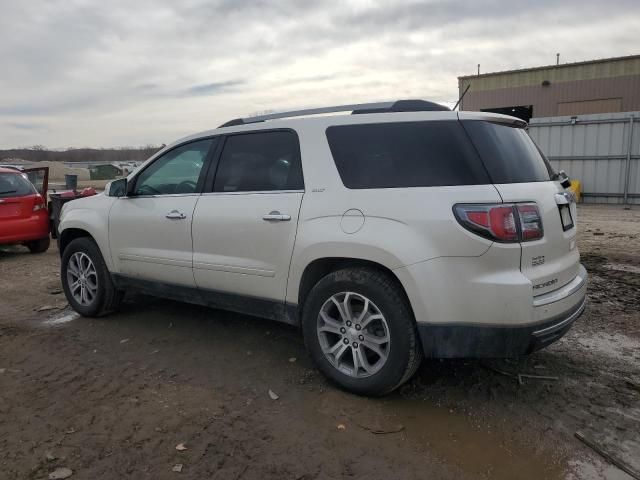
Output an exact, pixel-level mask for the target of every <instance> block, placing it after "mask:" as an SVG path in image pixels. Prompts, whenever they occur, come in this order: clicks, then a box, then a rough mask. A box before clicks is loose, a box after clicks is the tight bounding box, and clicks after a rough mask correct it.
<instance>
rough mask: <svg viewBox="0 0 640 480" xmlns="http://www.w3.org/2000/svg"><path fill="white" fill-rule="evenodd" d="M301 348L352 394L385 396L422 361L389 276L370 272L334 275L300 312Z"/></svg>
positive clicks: (315, 289) (403, 303) (407, 316)
mask: <svg viewBox="0 0 640 480" xmlns="http://www.w3.org/2000/svg"><path fill="white" fill-rule="evenodd" d="M302 321H303V331H304V339H305V344H306V346H307V348H308V350H309V352H310V353H311V356H312V358H313V360H314V361H315V363H316V364H317V365H318V368H319V369H320V370H321V371H322V372H323V373H324V374H325V375H326V376H327V377H329V379H331V380H332V381H334V382H335V383H337V384H338V385H339V386H341V387H343V388H345V389H346V390H349V391H351V392H353V393H357V394H361V395H384V394H387V393H389V392H391V391H392V390H394V389H396V388H397V387H399V386H400V385H402V384H403V383H404V382H406V381H407V380H408V379H409V378H411V376H412V375H413V374H414V373H415V371H416V370H417V368H418V366H419V365H420V362H421V360H422V349H421V347H420V344H419V342H418V336H417V332H416V328H415V322H414V319H413V314H412V312H411V308H410V307H409V305H408V301H407V299H406V297H405V296H404V294H403V292H402V290H401V288H400V286H399V285H398V284H397V282H396V281H394V279H392V278H391V277H390V276H389V275H387V274H385V273H383V272H381V271H378V270H375V269H368V268H350V269H344V270H339V271H336V272H332V273H330V274H329V275H327V276H326V277H324V278H323V279H321V280H320V281H319V282H318V283H317V284H316V285H315V286H314V287H313V289H312V290H311V292H310V293H309V295H308V297H307V299H306V301H305V304H304V308H303V318H302Z"/></svg>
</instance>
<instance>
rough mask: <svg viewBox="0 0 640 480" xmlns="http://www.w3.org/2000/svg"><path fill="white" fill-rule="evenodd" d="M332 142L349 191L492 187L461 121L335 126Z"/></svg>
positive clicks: (331, 130)
mask: <svg viewBox="0 0 640 480" xmlns="http://www.w3.org/2000/svg"><path fill="white" fill-rule="evenodd" d="M327 139H328V141H329V147H330V148H331V153H332V155H333V159H334V160H335V163H336V167H337V168H338V173H340V177H341V178H342V182H343V183H344V185H345V186H346V187H347V188H405V187H439V186H447V185H479V184H487V183H491V182H490V181H489V178H488V176H487V173H486V172H485V170H484V167H483V166H482V162H481V161H480V158H479V157H478V154H477V153H476V151H475V150H474V149H473V145H472V144H471V142H470V141H469V138H468V137H467V135H466V134H465V132H464V130H463V128H462V125H460V122H458V121H438V120H434V121H426V122H403V123H373V124H361V125H342V126H332V127H329V128H327Z"/></svg>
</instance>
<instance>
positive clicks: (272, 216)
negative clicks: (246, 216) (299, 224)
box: [262, 210, 291, 222]
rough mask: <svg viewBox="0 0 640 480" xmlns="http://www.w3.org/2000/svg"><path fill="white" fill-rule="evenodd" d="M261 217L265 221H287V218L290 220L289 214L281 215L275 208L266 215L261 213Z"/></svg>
mask: <svg viewBox="0 0 640 480" xmlns="http://www.w3.org/2000/svg"><path fill="white" fill-rule="evenodd" d="M262 219H263V220H266V221H267V222H288V221H289V220H291V215H283V214H282V213H280V212H278V211H277V210H274V211H272V212H269V213H267V214H266V215H263V216H262Z"/></svg>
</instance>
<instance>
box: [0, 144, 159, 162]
mask: <svg viewBox="0 0 640 480" xmlns="http://www.w3.org/2000/svg"><path fill="white" fill-rule="evenodd" d="M163 147H164V145H162V146H160V147H158V146H155V145H147V146H145V147H122V148H68V149H66V150H50V149H47V148H46V147H44V146H41V145H34V146H33V147H28V148H12V149H9V150H0V160H3V159H9V158H20V159H22V160H28V161H31V162H43V161H52V162H110V163H111V162H125V161H128V160H146V159H147V158H149V157H150V156H151V155H153V154H154V153H156V152H157V151H158V150H160V149H161V148H163Z"/></svg>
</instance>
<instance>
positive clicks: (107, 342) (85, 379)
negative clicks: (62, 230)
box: [0, 206, 640, 480]
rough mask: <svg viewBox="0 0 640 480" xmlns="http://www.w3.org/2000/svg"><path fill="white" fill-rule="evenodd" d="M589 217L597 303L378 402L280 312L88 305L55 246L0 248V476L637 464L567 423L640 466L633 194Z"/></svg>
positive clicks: (606, 473) (586, 236) (587, 241)
mask: <svg viewBox="0 0 640 480" xmlns="http://www.w3.org/2000/svg"><path fill="white" fill-rule="evenodd" d="M580 215H581V218H580V220H581V225H580V230H581V232H580V241H579V245H580V247H581V252H582V256H583V262H584V263H585V265H586V266H587V268H588V270H589V272H590V274H591V279H590V280H591V286H590V291H589V297H590V303H589V307H588V309H587V312H586V314H585V315H584V316H583V317H582V318H581V319H580V320H579V321H578V322H577V323H576V325H575V326H574V328H573V329H572V330H571V331H570V333H569V334H568V335H567V336H566V337H565V338H564V339H563V340H561V341H560V342H558V343H557V344H555V345H552V346H551V347H549V348H548V349H547V350H544V351H541V352H538V353H536V354H534V355H532V356H530V357H526V358H521V359H513V360H499V361H498V360H495V361H490V362H479V361H462V360H461V361H428V362H425V363H424V364H423V366H422V368H421V369H420V371H419V372H418V374H417V375H416V377H415V378H414V379H413V380H412V381H411V383H409V384H408V385H406V386H405V387H403V388H402V389H401V390H400V391H399V392H396V393H394V394H392V395H391V396H388V397H386V398H384V399H367V398H360V397H356V396H353V395H350V394H347V393H344V392H341V391H339V390H337V389H335V388H334V387H333V386H331V385H330V384H328V383H327V382H326V380H325V379H324V378H323V377H322V376H321V375H320V374H319V373H318V372H316V370H315V369H314V368H313V366H312V365H311V363H310V361H309V359H308V358H307V355H306V354H305V351H304V348H303V344H302V340H301V338H300V335H299V334H298V332H297V331H296V330H295V329H293V328H291V327H288V326H286V325H280V324H277V323H273V322H268V321H264V320H260V319H256V318H251V317H246V316H241V315H236V314H231V313H225V312H221V311H215V310H208V309H205V308H200V307H196V306H189V305H183V304H179V303H174V302H169V301H164V300H158V299H153V298H150V297H142V296H129V297H128V299H127V303H126V304H125V305H124V306H123V308H122V310H121V312H120V313H118V314H116V315H113V316H111V317H108V318H105V319H100V320H92V319H84V318H78V317H77V316H76V315H75V314H73V313H72V312H71V311H70V310H68V308H67V307H66V302H65V299H64V296H63V295H62V294H61V293H60V280H59V274H58V269H59V260H58V255H57V251H56V250H55V246H52V248H51V249H50V250H49V252H48V253H46V254H43V255H30V254H28V253H27V251H26V249H23V248H21V247H13V248H4V249H2V250H0V478H2V479H5V478H6V479H23V478H27V479H40V478H43V479H46V478H47V477H48V475H49V474H50V473H51V472H53V471H54V470H56V469H57V468H61V467H66V468H69V469H71V470H72V471H73V476H72V477H71V478H74V479H75V478H78V479H96V478H106V479H112V478H135V479H141V478H152V479H164V478H197V479H202V478H214V479H241V478H242V479H254V478H260V479H263V480H265V479H292V480H294V479H298V480H302V479H306V480H310V479H328V478H363V479H377V478H380V479H382V478H384V479H389V478H403V479H404V478H407V479H412V478H416V479H417V478H421V479H422V478H491V479H513V478H531V479H540V478H549V479H555V478H586V479H599V478H611V479H627V478H631V477H629V476H627V475H626V474H624V473H623V472H621V471H620V470H619V469H617V468H616V467H614V466H611V465H610V464H608V463H607V462H606V461H604V460H603V459H602V458H601V457H600V456H598V455H597V454H595V453H594V452H593V451H592V450H590V449H589V448H587V447H585V446H584V445H583V444H582V443H580V442H579V441H578V440H577V439H576V438H575V437H574V433H575V432H576V431H578V430H579V431H582V432H583V433H584V434H585V435H586V436H588V437H589V438H591V439H592V440H594V441H595V442H597V443H598V444H600V445H602V447H603V448H605V449H606V450H608V451H610V452H612V453H614V454H615V455H616V456H618V457H620V458H621V459H623V460H624V461H626V462H627V463H629V464H631V465H632V466H633V467H634V468H635V469H636V470H640V348H639V347H640V326H639V325H640V312H639V309H640V307H639V305H640V209H639V208H636V209H633V210H623V209H622V208H621V207H617V206H616V207H584V206H583V207H581V208H580ZM39 310H40V311H39ZM499 372H502V373H499ZM505 373H507V374H509V375H515V374H517V373H532V374H535V375H545V376H553V377H558V379H557V380H540V379H529V378H524V379H523V383H522V384H519V382H518V381H517V378H515V377H514V376H508V375H505ZM269 390H272V391H273V392H275V393H277V395H278V396H279V398H278V399H277V400H272V399H271V398H270V396H269ZM181 443H183V444H184V446H185V447H186V450H182V451H179V450H177V449H176V446H177V445H178V444H181ZM176 465H182V469H181V472H177V471H174V469H175V470H179V468H178V467H176Z"/></svg>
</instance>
